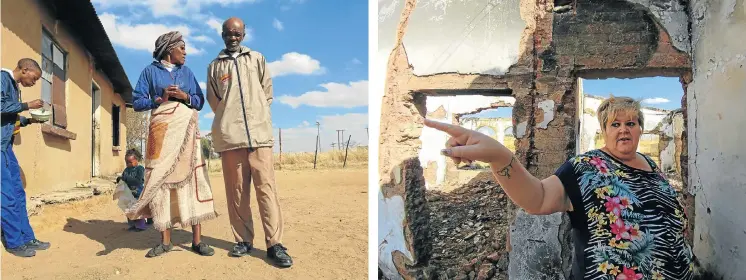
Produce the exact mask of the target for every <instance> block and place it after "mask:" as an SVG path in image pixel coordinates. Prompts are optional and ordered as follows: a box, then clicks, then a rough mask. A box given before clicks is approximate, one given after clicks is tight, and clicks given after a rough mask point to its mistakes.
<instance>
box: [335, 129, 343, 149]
mask: <svg viewBox="0 0 746 280" xmlns="http://www.w3.org/2000/svg"><path fill="white" fill-rule="evenodd" d="M340 132H342V133H344V130H343V129H337V147H340V142H342V140H341V139H340V136H339V133H340Z"/></svg>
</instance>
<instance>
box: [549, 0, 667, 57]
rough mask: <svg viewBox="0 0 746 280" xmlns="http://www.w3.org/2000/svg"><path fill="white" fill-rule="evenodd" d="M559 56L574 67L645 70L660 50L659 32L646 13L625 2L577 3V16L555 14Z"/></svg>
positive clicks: (572, 14) (553, 33)
mask: <svg viewBox="0 0 746 280" xmlns="http://www.w3.org/2000/svg"><path fill="white" fill-rule="evenodd" d="M552 37H553V40H552V42H553V45H554V48H555V51H556V53H557V55H559V56H567V57H571V58H574V60H573V61H567V62H568V63H573V64H574V65H575V67H583V68H589V69H609V68H622V67H623V68H628V67H643V66H645V65H646V64H647V62H648V61H649V60H650V58H651V57H652V55H653V53H655V51H656V50H657V48H658V44H657V43H658V28H657V27H656V23H655V21H653V19H652V18H651V17H650V16H648V15H647V13H646V12H645V11H643V10H640V9H636V8H635V5H634V4H630V3H629V2H626V1H617V0H604V1H593V2H591V1H588V0H583V1H578V4H577V13H575V14H574V13H572V12H567V13H562V14H554V22H553V32H552Z"/></svg>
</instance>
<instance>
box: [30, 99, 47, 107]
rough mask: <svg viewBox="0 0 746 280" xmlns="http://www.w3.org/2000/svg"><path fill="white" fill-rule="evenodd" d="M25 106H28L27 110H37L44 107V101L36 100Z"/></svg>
mask: <svg viewBox="0 0 746 280" xmlns="http://www.w3.org/2000/svg"><path fill="white" fill-rule="evenodd" d="M26 105H28V108H29V109H39V108H41V107H43V106H44V101H42V100H41V99H36V100H32V101H29V102H26Z"/></svg>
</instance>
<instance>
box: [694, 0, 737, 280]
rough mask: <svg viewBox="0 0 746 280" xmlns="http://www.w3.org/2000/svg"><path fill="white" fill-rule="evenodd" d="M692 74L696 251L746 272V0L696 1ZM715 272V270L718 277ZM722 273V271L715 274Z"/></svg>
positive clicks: (709, 264) (729, 270)
mask: <svg viewBox="0 0 746 280" xmlns="http://www.w3.org/2000/svg"><path fill="white" fill-rule="evenodd" d="M689 10H690V11H691V14H690V16H691V21H692V22H691V30H692V31H691V32H692V49H693V58H694V59H693V60H694V65H693V68H694V75H693V81H692V83H691V84H690V85H689V89H688V94H687V100H686V101H687V109H688V111H687V114H688V118H687V132H688V138H687V139H688V146H687V147H688V148H689V151H688V156H689V162H688V164H689V166H688V167H689V180H688V186H689V189H690V191H691V192H692V193H693V194H694V195H695V197H696V202H695V205H696V207H695V213H696V215H695V217H696V218H695V220H696V221H695V223H694V224H695V227H694V253H695V255H697V257H698V258H699V260H700V262H701V263H702V265H703V266H704V267H706V268H709V269H710V270H711V271H713V272H714V273H715V274H719V276H721V277H722V279H733V280H735V279H743V278H744V276H743V275H746V266H745V265H744V264H746V215H744V213H746V203H744V201H746V160H744V159H746V148H744V143H746V133H745V132H744V129H743V123H744V120H746V110H743V104H746V95H744V93H745V92H746V83H744V80H745V79H744V78H745V77H746V67H744V64H746V45H744V44H742V43H740V39H741V38H743V37H744V34H746V33H744V32H746V31H744V30H746V1H744V0H715V1H700V0H697V1H691V3H690V9H689ZM716 277H717V276H716ZM711 279H718V278H711Z"/></svg>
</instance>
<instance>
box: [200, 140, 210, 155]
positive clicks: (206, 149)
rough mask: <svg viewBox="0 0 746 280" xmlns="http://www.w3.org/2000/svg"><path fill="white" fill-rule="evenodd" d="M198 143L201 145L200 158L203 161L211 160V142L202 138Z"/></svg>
mask: <svg viewBox="0 0 746 280" xmlns="http://www.w3.org/2000/svg"><path fill="white" fill-rule="evenodd" d="M200 143H201V144H202V145H201V146H202V157H203V158H205V159H211V158H212V141H210V139H209V138H206V137H202V139H200Z"/></svg>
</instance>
